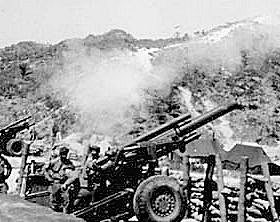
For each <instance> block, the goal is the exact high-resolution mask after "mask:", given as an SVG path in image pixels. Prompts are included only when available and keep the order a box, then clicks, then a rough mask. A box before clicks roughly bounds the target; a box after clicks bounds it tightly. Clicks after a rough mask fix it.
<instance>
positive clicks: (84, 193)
mask: <svg viewBox="0 0 280 222" xmlns="http://www.w3.org/2000/svg"><path fill="white" fill-rule="evenodd" d="M99 153H100V147H98V146H89V148H88V154H87V158H86V161H85V163H84V168H83V171H82V178H80V180H81V181H82V184H83V185H84V186H83V187H82V188H81V189H80V191H79V194H78V196H77V200H76V201H75V205H76V206H78V205H79V206H80V205H82V204H83V203H82V202H81V201H82V200H83V199H87V200H88V201H90V202H94V201H96V199H97V189H98V188H99V187H100V181H101V176H100V169H101V168H100V167H99V166H98V165H97V164H96V162H97V159H98V157H99Z"/></svg>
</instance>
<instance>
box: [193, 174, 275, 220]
mask: <svg viewBox="0 0 280 222" xmlns="http://www.w3.org/2000/svg"><path fill="white" fill-rule="evenodd" d="M264 183H265V181H261V180H258V179H255V178H249V179H248V184H247V191H246V207H247V208H246V209H247V214H246V217H247V221H250V222H265V221H272V216H271V211H270V205H269V202H268V199H267V195H266V192H265V186H264ZM190 191H191V193H190V204H189V209H190V212H189V214H188V217H189V218H193V219H196V220H200V221H201V220H202V214H203V192H204V180H203V179H202V178H199V179H194V178H192V180H191V183H190ZM273 191H274V197H275V205H276V210H277V211H278V214H279V213H280V212H279V209H280V185H274V186H273ZM239 193H240V192H239V188H238V187H234V186H225V188H224V189H223V191H222V194H223V195H224V197H225V201H226V208H227V220H228V221H229V222H235V221H237V216H238V201H239ZM277 208H279V209H277ZM209 211H210V213H211V221H213V222H220V221H221V215H220V203H219V194H218V192H217V191H213V192H212V204H211V206H210V207H209Z"/></svg>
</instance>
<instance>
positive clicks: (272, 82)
mask: <svg viewBox="0 0 280 222" xmlns="http://www.w3.org/2000/svg"><path fill="white" fill-rule="evenodd" d="M268 21H270V20H269V19H268V18H266V17H264V18H253V19H250V20H245V21H239V22H235V23H228V24H225V25H221V26H218V27H216V28H214V29H211V30H208V31H203V32H197V33H195V35H188V34H185V35H184V36H183V37H177V38H170V39H160V40H148V39H136V38H134V37H133V36H132V35H130V34H128V33H126V32H125V31H122V30H112V31H110V32H108V33H105V34H104V35H99V36H94V35H89V36H87V37H86V38H84V39H67V40H65V41H62V42H59V43H57V44H54V45H44V44H39V43H35V42H20V43H18V44H15V45H11V46H7V47H5V48H3V49H1V50H0V95H1V96H0V109H1V112H0V113H1V114H0V124H1V126H4V125H6V124H8V123H9V122H10V121H13V120H16V119H18V118H20V117H23V116H26V115H32V116H33V118H34V121H36V122H39V124H37V125H36V126H35V129H36V131H37V133H38V139H45V140H46V142H48V141H49V137H50V133H51V126H52V124H53V120H54V119H55V121H58V122H59V125H60V126H61V132H62V135H63V137H66V136H68V135H70V134H73V133H77V132H79V133H81V134H82V138H85V139H89V138H90V137H91V136H92V135H93V134H98V135H107V136H109V137H110V138H111V139H112V141H113V142H112V143H115V144H121V143H125V142H126V141H128V140H130V139H131V138H132V137H135V136H137V135H140V134H141V133H143V132H146V131H148V130H149V129H151V128H153V127H155V126H157V125H159V124H162V123H164V122H166V121H167V120H169V119H172V118H173V117H176V116H178V115H180V114H181V113H185V112H191V113H192V114H193V115H199V114H200V113H202V112H205V111H207V110H209V109H210V108H212V107H215V106H218V105H220V104H224V103H225V102H228V101H233V100H238V101H239V102H242V103H243V104H245V105H246V109H245V110H244V111H242V112H234V113H232V114H230V115H228V116H227V118H226V119H222V120H217V121H216V122H215V123H214V125H212V126H210V127H209V128H212V130H214V131H215V132H216V134H217V135H218V136H219V137H221V138H223V137H227V139H231V140H234V141H249V142H257V143H259V144H269V145H276V144H277V143H278V141H279V135H280V134H279V132H280V126H279V115H280V114H279V111H280V106H279V96H280V79H279V70H280V50H279V43H280V38H279V37H280V28H279V26H278V25H277V24H276V25H275V23H269V22H268ZM190 104H191V105H190ZM190 106H191V107H190ZM50 117H51V118H50ZM225 121H226V122H225ZM221 124H222V125H223V126H222V127H221ZM225 132H227V133H226V134H230V135H225Z"/></svg>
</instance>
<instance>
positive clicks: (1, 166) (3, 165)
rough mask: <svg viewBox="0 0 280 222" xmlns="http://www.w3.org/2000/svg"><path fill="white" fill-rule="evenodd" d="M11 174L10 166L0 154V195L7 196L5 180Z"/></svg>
mask: <svg viewBox="0 0 280 222" xmlns="http://www.w3.org/2000/svg"><path fill="white" fill-rule="evenodd" d="M11 172H12V166H11V164H10V163H9V162H8V160H7V159H5V158H4V157H3V156H2V155H1V154H0V193H4V194H7V192H8V189H9V187H8V184H7V183H6V179H8V177H9V176H10V175H11Z"/></svg>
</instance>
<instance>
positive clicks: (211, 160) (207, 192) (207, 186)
mask: <svg viewBox="0 0 280 222" xmlns="http://www.w3.org/2000/svg"><path fill="white" fill-rule="evenodd" d="M207 163H208V165H207V170H206V175H205V180H204V191H203V217H202V221H204V222H209V221H211V214H210V209H209V208H210V206H211V202H212V184H213V180H212V177H213V173H214V167H215V155H210V156H209V157H208V158H207Z"/></svg>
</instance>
